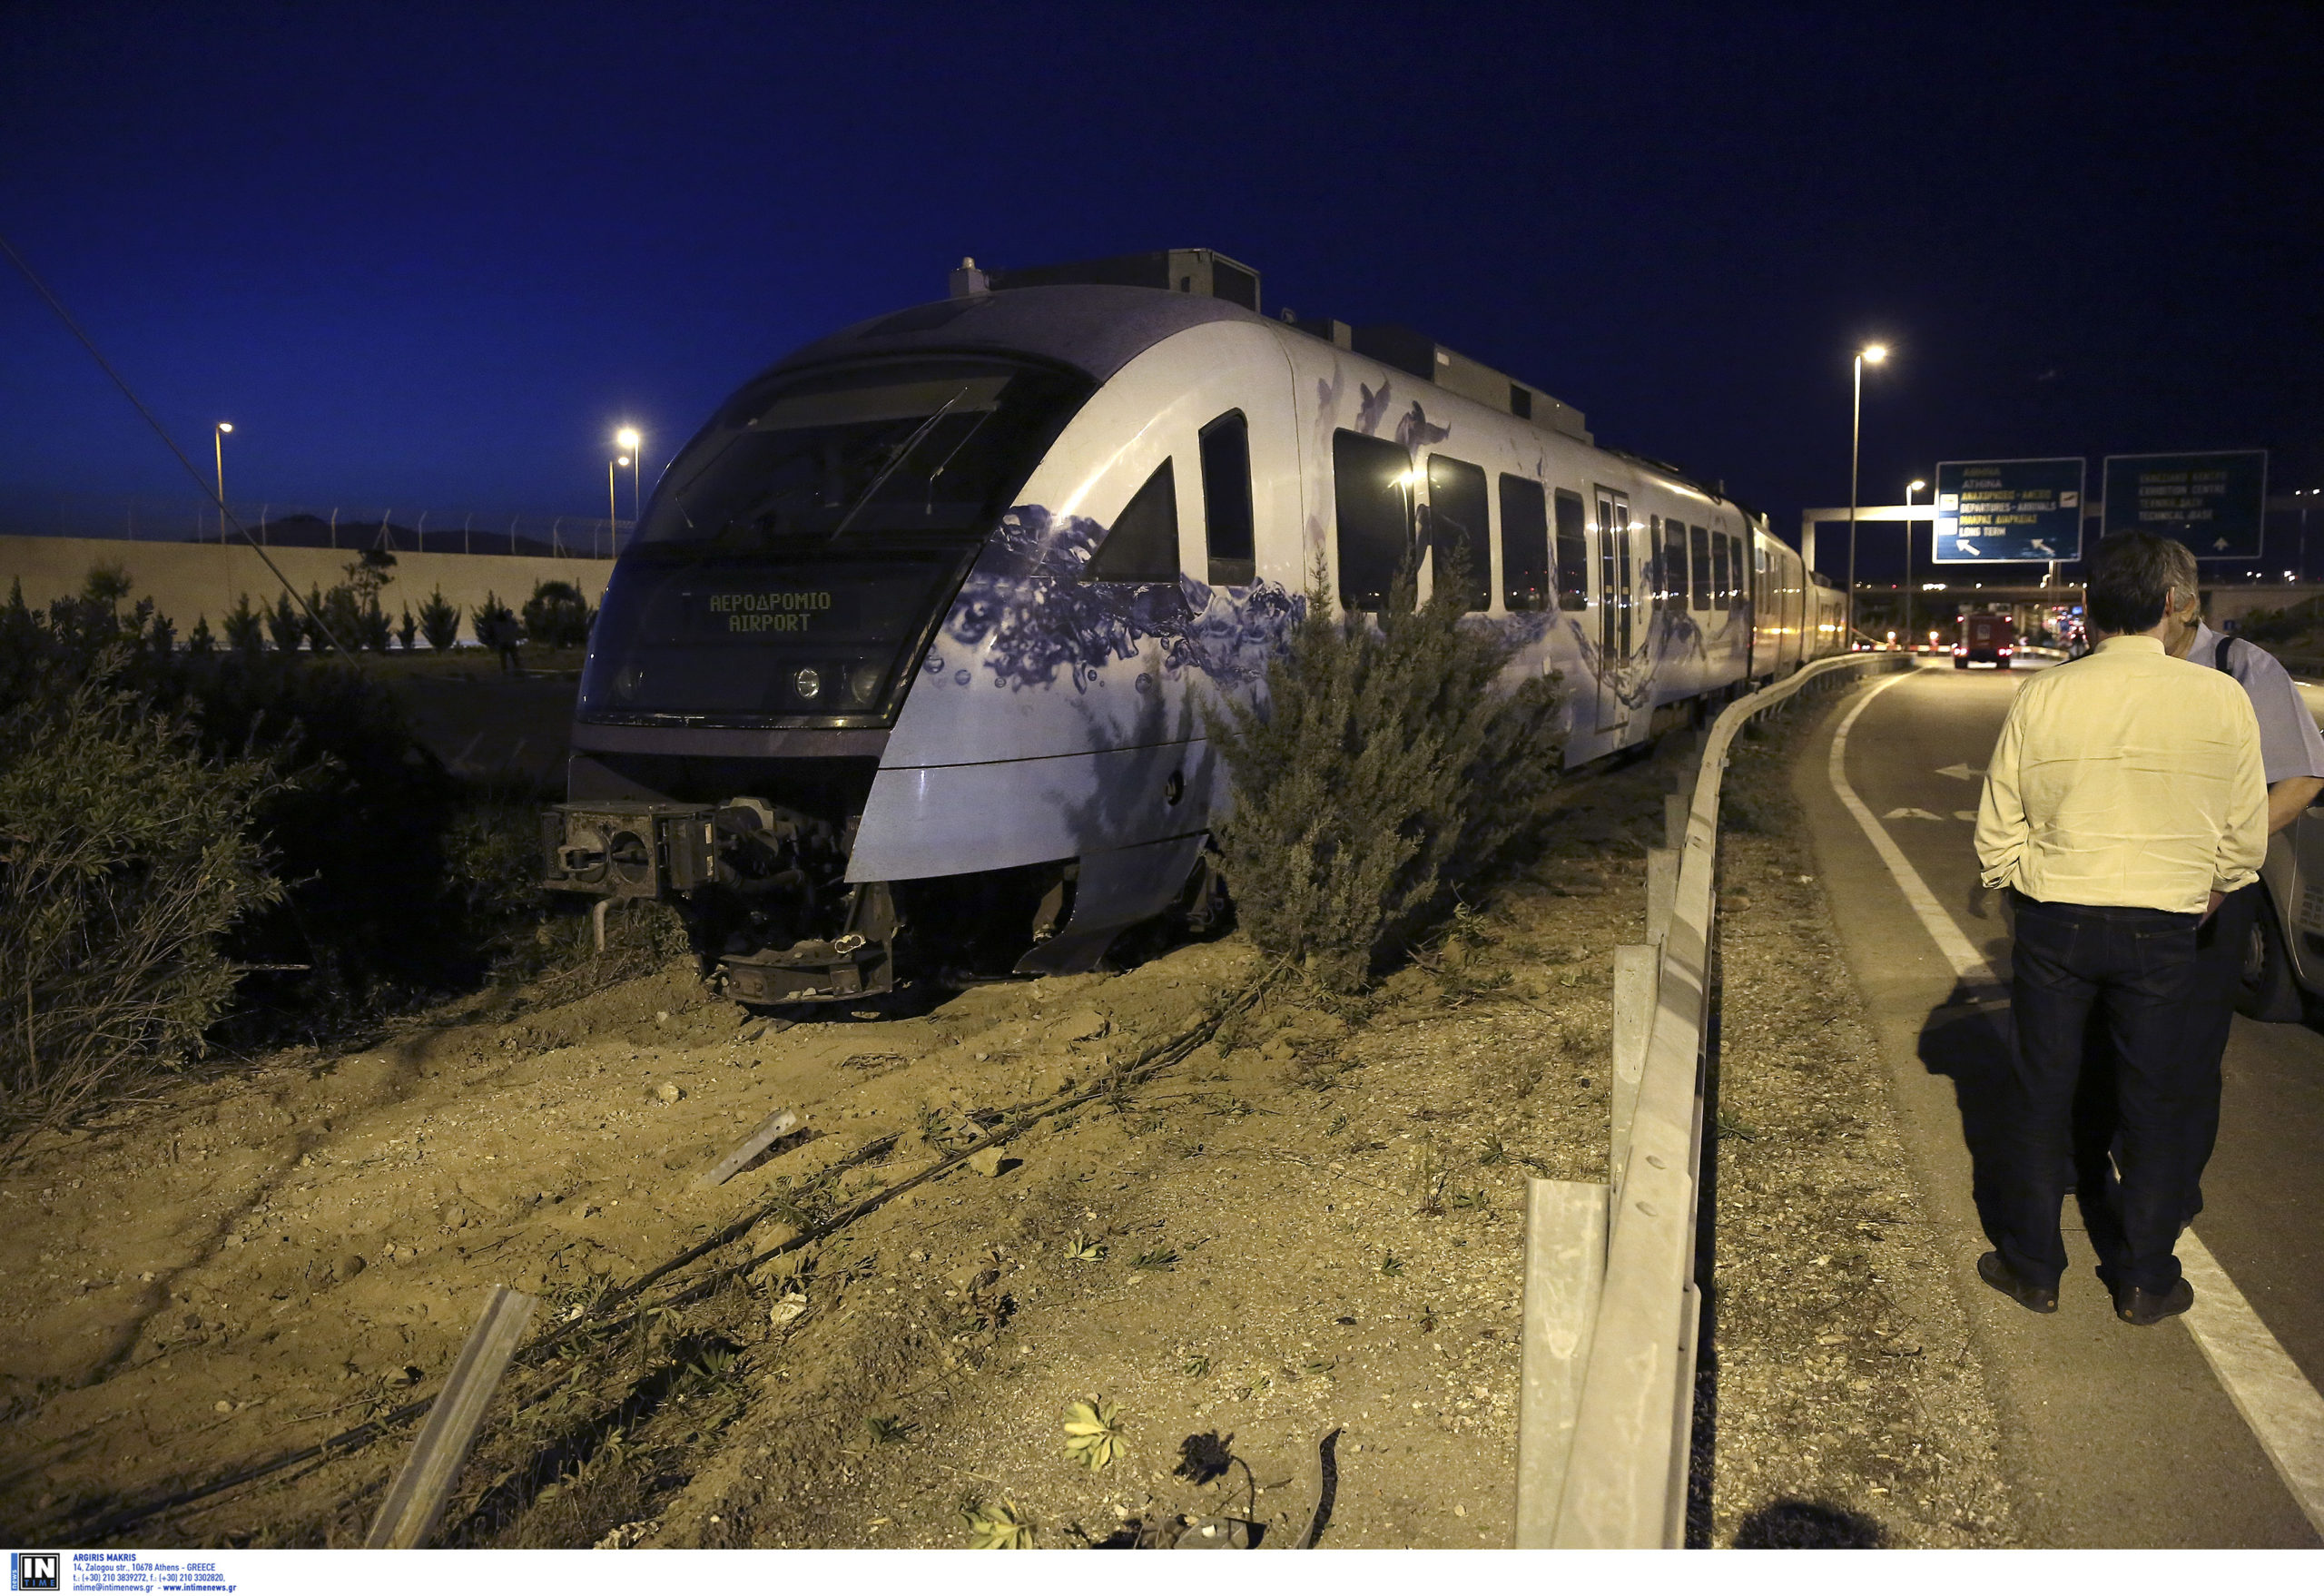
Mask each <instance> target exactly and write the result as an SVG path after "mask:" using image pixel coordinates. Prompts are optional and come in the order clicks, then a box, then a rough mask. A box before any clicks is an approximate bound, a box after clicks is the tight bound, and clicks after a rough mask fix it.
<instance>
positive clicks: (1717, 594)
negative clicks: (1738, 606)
mask: <svg viewBox="0 0 2324 1596" xmlns="http://www.w3.org/2000/svg"><path fill="white" fill-rule="evenodd" d="M1734 579H1735V572H1734V568H1733V566H1732V565H1731V564H1730V563H1729V561H1728V557H1727V534H1726V533H1724V532H1714V533H1712V534H1711V535H1710V606H1711V608H1713V609H1728V608H1731V607H1733V606H1732V598H1733V595H1734V589H1733V588H1731V587H1729V586H1728V583H1729V582H1731V581H1733V580H1734Z"/></svg>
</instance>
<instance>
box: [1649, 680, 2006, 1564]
mask: <svg viewBox="0 0 2324 1596" xmlns="http://www.w3.org/2000/svg"><path fill="white" fill-rule="evenodd" d="M1819 713H1822V712H1821V711H1820V710H1819V709H1817V708H1814V707H1807V706H1803V707H1802V708H1801V709H1799V710H1797V711H1796V712H1794V713H1793V714H1789V715H1787V716H1786V717H1785V718H1784V719H1783V720H1781V721H1780V722H1777V723H1776V724H1773V725H1770V726H1769V727H1768V729H1767V732H1766V734H1764V735H1763V736H1760V737H1758V738H1754V739H1751V740H1748V741H1746V742H1743V743H1740V744H1738V754H1737V757H1736V759H1735V761H1734V763H1733V764H1731V765H1730V766H1729V768H1728V779H1727V790H1728V793H1729V794H1731V797H1730V800H1729V803H1728V812H1729V825H1728V831H1727V832H1726V835H1725V838H1724V842H1723V849H1722V855H1721V860H1720V869H1721V876H1720V933H1719V934H1720V957H1721V963H1722V970H1721V978H1722V980H1721V990H1722V1013H1721V1037H1720V1059H1719V1079H1718V1144H1717V1145H1718V1168H1717V1172H1716V1179H1717V1221H1716V1236H1717V1242H1716V1246H1717V1261H1716V1266H1715V1267H1716V1275H1715V1278H1716V1282H1717V1289H1716V1291H1715V1292H1714V1293H1712V1294H1711V1304H1712V1310H1711V1311H1712V1312H1713V1314H1714V1315H1715V1330H1714V1334H1713V1335H1712V1336H1711V1337H1710V1340H1711V1343H1712V1345H1713V1346H1714V1348H1715V1354H1716V1356H1715V1362H1714V1364H1713V1366H1712V1368H1711V1369H1710V1370H1709V1371H1708V1372H1707V1373H1706V1375H1705V1377H1704V1378H1703V1380H1702V1382H1701V1383H1700V1394H1699V1402H1698V1408H1697V1412H1698V1420H1697V1423H1698V1427H1699V1429H1700V1428H1702V1427H1704V1426H1705V1425H1708V1427H1709V1430H1710V1433H1711V1440H1710V1442H1709V1450H1710V1452H1711V1455H1712V1466H1711V1469H1710V1471H1709V1492H1708V1500H1707V1501H1706V1500H1704V1499H1703V1495H1702V1493H1700V1492H1699V1493H1698V1498H1697V1500H1696V1501H1695V1502H1694V1503H1693V1504H1692V1505H1693V1508H1694V1512H1693V1513H1692V1514H1691V1520H1692V1522H1691V1529H1692V1537H1691V1538H1692V1539H1694V1540H1696V1541H1697V1542H1702V1541H1704V1540H1708V1541H1709V1542H1710V1543H1713V1544H1717V1545H1721V1546H1738V1545H1739V1546H2006V1545H2012V1544H2016V1543H2017V1542H2018V1536H2017V1533H2016V1531H2015V1527H2014V1519H2013V1515H2012V1507H2011V1502H2010V1497H2009V1494H2008V1492H2007V1490H2006V1488H2005V1486H2004V1476H2003V1473H2002V1470H2001V1466H2000V1463H1999V1460H1998V1457H1997V1454H1996V1452H1995V1436H1996V1434H1997V1428H1996V1424H1995V1419H1994V1409H1993V1404H1992V1403H1991V1400H1990V1398H1989V1396H1988V1394H1987V1391H1986V1386H1985V1383H1984V1373H1983V1370H1982V1368H1981V1366H1980V1364H1979V1361H1978V1353H1977V1349H1976V1347H1975V1345H1974V1342H1973V1341H1972V1339H1971V1336H1970V1334H1969V1327H1968V1323H1967V1320H1966V1318H1965V1315H1963V1313H1962V1309H1961V1305H1960V1303H1959V1301H1958V1299H1957V1298H1956V1297H1955V1295H1954V1292H1953V1288H1952V1286H1950V1284H1949V1281H1950V1275H1949V1273H1948V1271H1947V1270H1946V1268H1945V1264H1944V1260H1943V1259H1942V1258H1941V1257H1940V1256H1938V1251H1937V1248H1936V1246H1935V1237H1933V1236H1932V1235H1931V1233H1930V1227H1929V1224H1928V1219H1927V1211H1926V1207H1925V1204H1924V1203H1923V1201H1922V1197H1921V1194H1920V1192H1919V1190H1918V1187H1917V1183H1916V1177H1915V1174H1914V1172H1913V1168H1912V1166H1911V1164H1910V1162H1909V1160H1908V1158H1907V1156H1906V1153H1905V1148H1904V1146H1903V1144H1902V1143H1901V1142H1900V1140H1899V1139H1898V1136H1897V1130H1896V1114H1895V1111H1894V1109H1893V1108H1892V1106H1891V1104H1890V1101H1889V1097H1888V1085H1887V1081H1888V1076H1887V1069H1886V1065H1885V1064H1884V1063H1883V1062H1882V1060H1881V1059H1880V1056H1879V1053H1878V1051H1877V1049H1876V1046H1875V1044H1874V1041H1873V1039H1872V1035H1871V1032H1870V1031H1869V1030H1868V1029H1867V1028H1866V1025H1865V1023H1864V1018H1863V1010H1862V1008H1861V1005H1860V1002H1859V1000H1858V998H1857V994H1856V985H1855V983H1854V981H1853V980H1851V979H1850V977H1849V974H1848V970H1847V967H1846V964H1845V963H1844V962H1843V961H1842V960H1841V957H1840V954H1839V951H1838V944H1837V939H1836V937H1835V935H1834V932H1833V930H1832V923H1831V917H1830V912H1829V910H1828V908H1827V904H1826V901H1825V899H1824V888H1823V884H1822V883H1821V882H1817V880H1816V879H1815V875H1814V872H1815V868H1816V867H1815V864H1814V862H1813V859H1812V856H1811V853H1810V851H1809V848H1808V845H1807V838H1806V836H1805V835H1804V833H1803V832H1802V830H1801V816H1800V813H1799V811H1798V809H1797V805H1796V804H1794V803H1793V802H1792V800H1791V798H1790V796H1789V793H1788V791H1787V783H1788V781H1789V773H1790V767H1791V764H1792V763H1793V759H1794V757H1795V754H1796V753H1797V749H1798V747H1799V746H1801V745H1802V744H1804V743H1805V741H1806V737H1807V732H1808V730H1809V729H1810V727H1811V726H1812V724H1813V719H1814V717H1815V716H1816V715H1817V714H1819ZM1738 822H1739V823H1740V824H1739V825H1738ZM1699 1444H1700V1443H1699Z"/></svg>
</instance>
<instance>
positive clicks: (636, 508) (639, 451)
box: [614, 427, 645, 554]
mask: <svg viewBox="0 0 2324 1596" xmlns="http://www.w3.org/2000/svg"><path fill="white" fill-rule="evenodd" d="M614 442H615V444H616V445H617V446H618V447H619V448H620V449H621V451H622V453H624V454H625V455H627V456H628V457H629V460H628V465H629V527H630V531H631V532H632V533H635V531H636V530H637V523H638V522H639V521H640V520H641V519H643V518H644V516H645V509H644V507H643V505H642V504H641V502H640V496H641V494H642V492H643V483H644V472H645V447H644V446H645V437H644V436H643V435H642V434H641V433H639V431H638V430H637V429H636V428H635V427H625V428H623V429H621V430H620V431H618V432H616V433H615V434H614ZM614 534H615V545H616V547H615V551H614V552H615V553H616V554H618V553H620V552H621V551H620V548H619V547H618V545H619V542H620V534H621V528H620V526H619V525H618V524H616V525H615V528H614Z"/></svg>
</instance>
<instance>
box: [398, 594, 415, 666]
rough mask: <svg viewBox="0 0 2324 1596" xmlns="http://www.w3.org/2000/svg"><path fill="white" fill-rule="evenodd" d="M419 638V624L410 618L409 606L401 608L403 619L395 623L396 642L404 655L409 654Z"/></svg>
mask: <svg viewBox="0 0 2324 1596" xmlns="http://www.w3.org/2000/svg"><path fill="white" fill-rule="evenodd" d="M418 640H419V622H418V621H415V620H413V619H412V618H411V606H409V605H408V604H407V605H405V606H403V619H401V620H400V621H398V622H397V623H396V641H397V642H398V643H400V644H402V645H403V651H404V652H405V653H406V654H409V653H410V652H411V650H412V647H413V645H414V644H415V643H417V642H418Z"/></svg>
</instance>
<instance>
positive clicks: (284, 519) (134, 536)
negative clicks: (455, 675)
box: [0, 492, 635, 559]
mask: <svg viewBox="0 0 2324 1596" xmlns="http://www.w3.org/2000/svg"><path fill="white" fill-rule="evenodd" d="M228 504H229V506H230V507H231V510H232V513H233V517H234V519H235V520H236V521H239V522H240V523H241V526H242V527H243V528H244V529H245V530H246V531H248V532H249V534H250V535H251V537H252V538H254V539H255V540H257V541H258V542H259V543H260V544H261V545H263V546H265V547H271V548H345V549H365V548H385V549H390V550H393V551H395V552H397V553H399V554H500V555H527V556H534V557H542V556H546V557H556V558H564V559H611V558H613V557H614V556H615V554H617V553H619V552H620V550H621V546H622V544H623V543H624V542H625V541H626V540H627V538H628V537H629V535H630V532H631V530H632V529H633V527H634V526H635V523H634V522H632V521H630V520H628V519H626V518H625V519H622V520H608V519H606V517H603V516H594V517H593V516H543V515H509V514H496V513H490V512H486V511H480V510H457V509H456V510H444V509H437V508H431V507H400V508H399V507H395V506H390V505H365V504H349V505H305V504H280V503H273V502H269V501H265V500H261V501H257V502H251V501H247V500H243V499H239V498H237V499H230V500H229V501H228ZM8 535H13V536H16V537H116V538H123V539H127V540H131V541H134V542H141V543H217V542H220V541H222V540H224V541H232V542H240V541H241V538H240V537H239V536H238V535H236V534H235V533H234V531H233V530H232V528H231V526H230V525H223V524H222V520H221V517H220V516H219V514H218V507H217V505H216V504H215V503H212V502H210V501H207V500H203V499H199V498H193V497H192V496H191V495H188V496H183V497H178V496H162V495H155V496H128V495H97V494H64V493H22V492H19V493H7V494H0V536H8Z"/></svg>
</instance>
